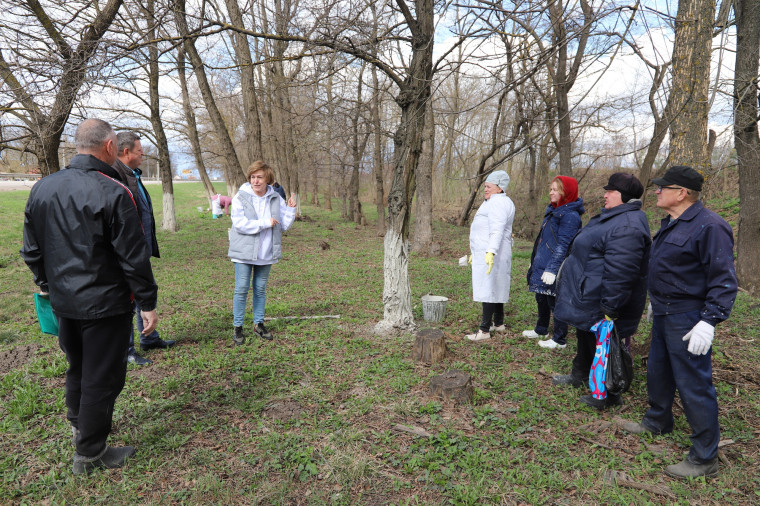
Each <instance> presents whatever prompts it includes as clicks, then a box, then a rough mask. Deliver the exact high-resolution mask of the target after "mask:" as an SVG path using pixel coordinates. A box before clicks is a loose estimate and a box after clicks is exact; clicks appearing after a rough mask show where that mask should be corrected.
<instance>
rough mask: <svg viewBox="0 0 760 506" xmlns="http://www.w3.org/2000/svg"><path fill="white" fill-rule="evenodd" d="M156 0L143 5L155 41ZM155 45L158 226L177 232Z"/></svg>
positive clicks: (151, 56)
mask: <svg viewBox="0 0 760 506" xmlns="http://www.w3.org/2000/svg"><path fill="white" fill-rule="evenodd" d="M155 8H156V5H155V0H147V1H146V2H145V6H144V8H143V10H144V12H145V20H146V21H147V24H148V33H147V36H148V40H150V41H155V40H156V29H155V27H156V19H155ZM158 80H159V75H158V46H157V45H156V44H155V43H154V44H151V45H150V46H148V92H149V101H150V124H151V126H152V127H153V133H154V134H155V136H156V144H157V146H156V148H157V149H158V167H159V174H160V175H161V189H162V191H163V204H164V205H163V211H164V212H163V220H162V223H161V228H162V229H164V230H168V231H169V232H176V231H177V230H178V227H177V216H176V214H175V213H174V183H173V181H172V164H171V159H170V158H169V141H168V140H167V139H166V132H164V124H163V123H162V122H161V104H160V98H159V95H158Z"/></svg>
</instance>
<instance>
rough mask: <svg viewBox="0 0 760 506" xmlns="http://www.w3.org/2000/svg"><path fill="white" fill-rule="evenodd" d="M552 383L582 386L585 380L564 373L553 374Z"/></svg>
mask: <svg viewBox="0 0 760 506" xmlns="http://www.w3.org/2000/svg"><path fill="white" fill-rule="evenodd" d="M552 385H570V386H571V387H575V388H580V387H582V386H583V382H582V381H581V380H579V379H578V378H576V377H575V376H573V375H572V374H562V375H559V376H552Z"/></svg>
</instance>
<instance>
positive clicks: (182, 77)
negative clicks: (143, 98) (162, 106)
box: [177, 46, 216, 207]
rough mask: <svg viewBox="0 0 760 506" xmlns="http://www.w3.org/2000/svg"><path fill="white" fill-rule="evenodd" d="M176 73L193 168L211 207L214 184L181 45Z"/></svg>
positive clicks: (214, 192) (214, 191) (178, 49)
mask: <svg viewBox="0 0 760 506" xmlns="http://www.w3.org/2000/svg"><path fill="white" fill-rule="evenodd" d="M177 73H178V74H179V84H180V87H181V88H182V110H183V111H184V113H185V121H186V122H187V138H188V140H189V141H190V146H191V148H192V150H193V158H194V159H195V168H196V170H197V171H198V177H200V178H201V181H202V182H203V188H204V189H205V190H206V198H207V199H208V205H209V207H211V197H212V196H213V195H214V194H216V190H214V185H213V183H211V178H210V177H208V172H207V171H206V164H205V163H204V161H203V152H202V151H201V141H200V139H199V138H198V125H197V124H196V122H195V113H194V112H193V107H192V106H191V105H190V93H189V92H188V89H187V73H186V70H185V50H184V48H183V47H182V46H179V47H178V48H177Z"/></svg>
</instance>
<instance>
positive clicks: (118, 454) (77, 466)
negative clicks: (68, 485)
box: [72, 445, 135, 474]
mask: <svg viewBox="0 0 760 506" xmlns="http://www.w3.org/2000/svg"><path fill="white" fill-rule="evenodd" d="M134 454H135V448H134V447H133V446H122V447H121V448H112V447H110V446H108V445H106V447H105V449H103V451H102V452H100V455H98V456H97V457H85V456H84V455H79V454H78V453H76V452H75V453H74V466H73V468H72V471H73V472H74V474H87V473H89V472H90V471H93V470H95V469H98V468H105V469H113V468H116V467H121V466H123V465H124V463H125V462H126V461H127V459H128V458H129V457H131V456H133V455H134Z"/></svg>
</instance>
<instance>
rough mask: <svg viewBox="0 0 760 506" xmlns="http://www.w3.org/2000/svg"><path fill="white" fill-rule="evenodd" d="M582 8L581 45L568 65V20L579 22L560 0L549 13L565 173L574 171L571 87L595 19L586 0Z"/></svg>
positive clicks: (561, 154)
mask: <svg viewBox="0 0 760 506" xmlns="http://www.w3.org/2000/svg"><path fill="white" fill-rule="evenodd" d="M580 5H581V9H582V10H583V18H584V19H583V25H582V28H581V30H580V34H578V35H577V36H576V37H577V42H576V44H577V47H576V51H575V58H574V59H573V62H572V64H571V65H570V68H569V69H568V54H567V48H568V45H569V44H570V41H569V40H568V33H567V27H566V26H565V23H575V22H576V21H575V20H574V19H570V18H569V16H568V13H567V6H566V5H565V4H564V3H563V2H562V0H558V1H555V2H550V3H549V14H550V17H551V20H552V29H553V30H554V34H553V41H554V43H555V45H556V46H557V66H556V69H555V72H554V80H553V82H554V92H555V98H556V103H557V123H558V127H559V145H558V146H557V147H558V150H559V173H560V174H562V175H565V176H572V175H573V166H572V149H573V140H572V132H571V129H570V126H571V123H570V100H569V95H570V90H571V89H572V87H573V85H574V84H575V79H576V77H577V76H578V70H579V69H580V65H581V62H582V61H583V54H584V52H585V50H586V43H587V42H588V38H589V35H590V32H591V25H592V22H593V20H594V13H593V9H592V8H591V7H590V6H589V4H588V2H587V1H586V0H581V2H580Z"/></svg>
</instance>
